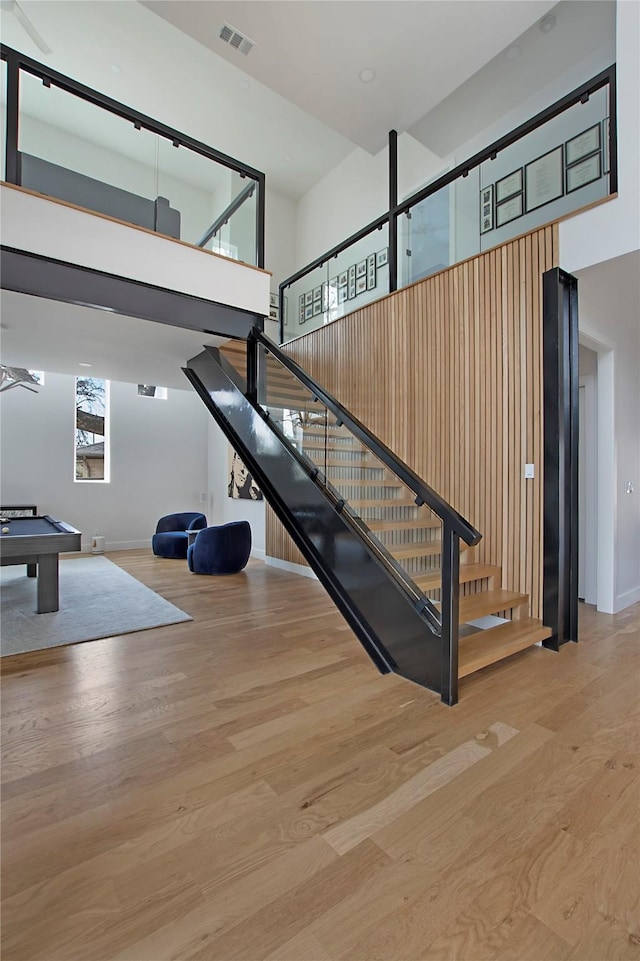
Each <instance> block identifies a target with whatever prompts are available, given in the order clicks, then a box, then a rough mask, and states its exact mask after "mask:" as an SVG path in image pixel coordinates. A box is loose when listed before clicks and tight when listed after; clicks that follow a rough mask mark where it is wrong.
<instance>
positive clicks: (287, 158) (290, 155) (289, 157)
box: [283, 153, 293, 163]
mask: <svg viewBox="0 0 640 961" xmlns="http://www.w3.org/2000/svg"><path fill="white" fill-rule="evenodd" d="M283 159H284V160H286V161H287V163H291V161H292V160H293V154H290V153H288V154H286V155H285V156H284V158H283Z"/></svg>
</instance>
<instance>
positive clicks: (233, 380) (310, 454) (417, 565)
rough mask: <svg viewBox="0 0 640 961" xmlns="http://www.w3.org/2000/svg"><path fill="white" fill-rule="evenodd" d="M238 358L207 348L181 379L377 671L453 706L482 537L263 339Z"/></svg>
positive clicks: (261, 336)
mask: <svg viewBox="0 0 640 961" xmlns="http://www.w3.org/2000/svg"><path fill="white" fill-rule="evenodd" d="M242 361H244V358H241V364H239V367H241V372H240V370H238V369H236V368H235V367H234V366H233V365H232V364H231V363H230V362H229V361H228V360H227V359H226V357H224V356H223V354H222V353H221V352H220V351H219V350H217V349H214V348H207V349H206V350H205V351H204V353H203V354H200V355H199V356H198V357H196V358H194V359H193V360H191V361H189V364H188V366H187V368H186V369H185V373H186V375H187V377H188V378H189V380H190V381H191V383H192V384H193V386H194V388H195V389H196V390H197V391H198V393H199V394H200V396H201V397H202V399H203V400H204V402H205V403H206V405H207V407H208V408H209V410H210V412H211V413H212V415H213V416H214V418H215V419H216V421H217V422H218V424H219V425H220V426H221V428H222V429H223V431H224V433H225V434H226V436H227V438H228V440H229V441H230V443H231V444H232V446H234V447H235V449H236V450H238V452H239V454H240V456H241V457H242V458H243V460H244V461H245V463H246V465H247V468H248V469H249V470H250V471H251V473H252V474H253V475H254V478H255V480H256V482H257V483H258V485H259V486H260V487H261V489H262V491H263V493H264V496H265V498H266V500H267V501H268V502H269V504H270V505H271V507H272V508H273V509H274V511H275V513H276V515H277V516H278V517H279V519H280V521H281V522H282V523H283V525H284V526H285V528H286V529H287V530H288V532H289V534H290V535H291V536H292V538H293V540H294V542H295V543H296V544H297V545H298V547H299V548H300V550H301V552H302V553H303V555H304V556H305V558H306V559H307V561H308V562H309V564H310V566H311V568H312V569H313V570H314V572H315V573H316V575H317V576H318V578H319V580H320V581H321V582H322V583H323V585H324V586H325V588H326V589H327V590H328V592H329V594H330V596H331V597H332V599H333V600H334V602H335V603H336V604H337V606H338V607H339V609H340V610H341V611H342V613H343V614H344V616H345V618H346V619H347V621H348V622H349V624H350V625H351V627H352V628H353V630H354V632H355V633H356V635H357V636H358V638H359V639H360V641H361V642H362V643H363V645H364V647H365V649H366V650H367V652H368V653H369V655H370V656H371V657H372V659H373V660H374V662H375V663H376V664H377V666H378V668H379V669H380V670H382V671H394V672H396V673H399V674H401V675H402V676H404V677H407V678H409V679H410V680H413V681H415V682H417V683H419V684H422V685H423V686H425V687H428V688H430V689H432V690H435V691H437V692H438V693H440V695H441V697H442V699H443V700H444V701H445V702H446V703H448V704H453V703H455V702H456V700H457V680H458V664H457V631H458V591H459V545H460V539H461V538H462V540H463V544H464V546H467V544H469V545H471V544H475V543H477V542H478V541H479V540H480V534H479V533H478V532H477V531H476V530H475V529H474V528H473V527H472V526H471V525H469V524H468V522H467V521H465V520H464V518H462V517H461V516H460V515H459V514H457V512H456V511H454V510H453V508H451V507H450V505H448V504H446V502H445V501H443V500H442V499H441V498H440V497H439V496H438V495H437V494H436V493H435V492H434V491H432V490H431V489H430V488H429V487H428V486H427V485H425V484H424V483H423V482H422V481H421V480H420V478H418V477H417V475H415V474H414V473H413V472H412V471H411V470H410V468H408V467H407V465H405V464H403V463H402V462H401V461H399V460H398V459H397V458H396V457H395V455H394V454H393V453H392V452H391V451H390V450H388V449H387V448H386V447H385V446H384V445H383V444H382V443H381V442H380V441H379V440H378V439H377V438H375V437H374V436H373V435H371V434H370V433H369V432H368V431H367V429H366V428H365V427H364V426H363V425H362V424H361V423H360V422H359V421H357V420H356V419H355V418H354V417H353V416H352V415H351V414H350V413H349V412H348V411H346V410H345V409H344V408H342V407H341V405H340V404H339V403H338V402H337V401H336V400H335V399H334V398H333V397H331V396H330V395H329V394H328V393H326V392H325V391H324V390H323V389H322V388H321V387H320V386H319V385H318V384H316V383H315V382H314V381H313V380H312V379H311V378H310V377H309V376H308V375H307V374H306V373H305V372H304V371H302V370H301V369H300V368H299V367H297V365H296V364H295V363H294V362H293V361H291V360H290V358H288V357H286V355H284V354H283V353H282V352H281V351H280V350H279V348H278V347H276V345H275V344H273V343H271V341H269V340H268V338H266V337H265V336H264V334H262V332H260V331H257V330H256V331H254V333H253V335H252V336H251V337H250V338H249V341H248V343H247V355H246V365H245V364H244V362H242ZM245 371H246V373H247V376H246V377H245V376H244V374H245Z"/></svg>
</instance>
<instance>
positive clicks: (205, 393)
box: [183, 348, 442, 693]
mask: <svg viewBox="0 0 640 961" xmlns="http://www.w3.org/2000/svg"><path fill="white" fill-rule="evenodd" d="M183 369H184V373H185V374H186V376H187V377H188V379H189V381H190V382H191V384H192V386H193V387H194V389H195V390H196V391H197V392H198V394H199V396H200V397H201V398H202V400H203V401H204V403H205V404H206V406H207V408H208V409H209V411H210V413H211V414H212V416H213V417H214V419H215V420H216V422H217V423H218V425H219V426H220V428H221V429H222V431H223V433H224V434H225V436H226V437H227V439H228V440H229V442H230V443H231V445H232V446H233V447H234V448H235V449H236V450H237V451H238V453H239V455H240V457H241V458H242V459H243V461H244V462H245V464H246V466H247V468H248V470H249V471H251V473H252V474H253V476H254V478H255V480H256V483H257V484H258V486H259V487H260V488H261V490H262V492H263V494H264V496H265V499H266V500H267V501H268V503H269V504H270V506H271V507H272V508H273V510H274V512H275V514H276V516H277V517H278V518H279V520H280V521H281V523H282V524H283V526H284V527H285V529H286V530H287V531H288V533H289V534H290V535H291V537H292V539H293V540H294V542H295V543H296V545H297V546H298V548H299V549H300V551H301V553H302V554H303V556H304V557H305V559H306V560H307V561H308V563H309V565H310V567H311V569H312V570H313V571H314V573H315V574H316V575H317V577H318V580H319V581H320V583H321V584H322V585H323V587H324V588H325V589H326V590H327V592H328V593H329V595H330V597H331V598H332V600H333V601H334V603H335V604H336V606H337V607H338V609H339V610H340V612H341V613H342V615H343V616H344V618H345V620H346V621H347V623H348V624H349V626H350V627H351V629H352V630H353V631H354V633H355V634H356V636H357V637H358V639H359V640H360V642H361V643H362V645H363V647H364V648H365V650H366V651H367V653H368V654H369V656H370V657H371V659H372V660H373V661H374V663H375V664H376V666H377V667H378V669H379V670H380V671H381V672H383V673H386V672H388V671H394V672H395V673H398V674H401V675H402V676H403V677H406V678H408V679H409V680H412V681H415V682H416V683H418V684H421V685H423V686H424V687H428V688H430V689H431V690H434V691H436V692H438V693H440V688H441V645H442V641H441V638H440V637H439V636H438V635H436V634H435V633H434V632H433V629H432V627H431V626H430V624H429V623H428V620H427V619H426V618H425V617H424V615H423V614H421V612H420V611H419V610H417V609H416V607H415V604H414V603H413V602H412V599H411V598H410V597H408V595H407V594H406V593H405V592H404V591H403V590H402V589H401V587H400V586H399V585H398V584H397V583H396V582H395V581H394V579H393V578H392V577H391V576H390V575H389V572H388V570H386V569H385V567H384V565H382V564H381V563H380V561H379V560H378V558H377V557H376V556H375V553H374V552H373V551H372V550H371V548H370V547H369V546H368V545H367V543H366V541H365V540H363V539H362V538H361V537H360V536H359V535H358V533H357V532H356V531H355V530H354V529H353V527H352V526H351V525H350V524H349V523H348V521H347V519H345V518H344V517H343V516H341V514H340V512H339V511H338V510H337V509H336V505H335V504H334V503H333V501H332V499H331V497H330V496H329V494H328V493H327V492H325V491H324V490H323V489H322V487H321V485H320V484H318V482H317V480H316V479H315V478H314V477H313V472H312V471H311V470H310V468H309V467H308V466H307V465H306V464H305V463H304V462H303V459H302V458H300V455H299V454H298V453H297V451H296V450H295V448H293V447H291V446H290V445H289V444H288V442H287V441H286V439H285V438H283V437H282V436H281V435H280V434H279V433H278V432H277V431H276V429H275V428H274V427H273V426H272V425H271V424H270V423H269V420H268V418H265V416H264V413H263V412H262V411H261V409H260V408H259V407H257V406H255V405H254V404H252V403H251V402H250V400H248V399H247V397H246V396H245V393H244V388H245V385H244V383H243V382H242V378H241V377H240V375H239V374H238V373H237V371H235V369H234V368H233V367H232V366H231V365H230V364H229V363H228V361H227V360H226V358H224V357H223V356H222V355H221V354H220V352H219V351H218V350H217V348H206V349H205V350H204V352H203V353H202V354H200V355H198V357H195V358H193V359H192V360H190V361H189V362H188V364H187V367H186V368H183Z"/></svg>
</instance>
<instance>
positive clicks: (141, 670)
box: [2, 551, 640, 961]
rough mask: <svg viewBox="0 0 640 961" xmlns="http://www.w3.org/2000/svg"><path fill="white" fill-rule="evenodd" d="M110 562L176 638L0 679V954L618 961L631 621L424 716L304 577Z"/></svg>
mask: <svg viewBox="0 0 640 961" xmlns="http://www.w3.org/2000/svg"><path fill="white" fill-rule="evenodd" d="M109 557H110V559H111V560H114V561H115V562H116V563H118V564H120V565H121V566H122V567H123V568H124V569H125V570H128V571H129V572H130V573H132V574H134V575H135V576H136V577H138V578H139V579H140V580H141V581H143V582H144V583H145V584H147V585H149V586H150V587H152V588H153V589H155V590H157V591H158V592H159V593H160V594H162V595H163V596H164V597H166V598H167V599H169V600H170V601H172V602H173V603H174V604H177V605H178V606H179V607H181V608H182V609H183V610H185V611H187V612H188V613H190V614H191V615H192V616H193V618H194V620H193V621H191V622H187V623H183V624H177V625H174V626H171V627H163V628H158V629H154V630H149V631H143V632H140V633H138V634H129V635H123V636H120V637H115V638H110V639H105V640H101V641H94V642H91V643H87V644H80V645H75V646H71V647H68V648H58V649H55V650H52V651H43V652H37V653H33V654H29V655H20V656H17V657H12V658H5V659H3V662H2V674H3V678H2V686H3V699H2V715H3V739H2V754H3V767H2V781H3V845H2V855H3V910H2V918H3V954H2V957H3V959H4V961H57V959H60V961H164V959H182V961H187V959H189V961H191V959H193V961H196V959H197V961H231V959H240V961H339V959H345V961H440V959H459V961H483V959H496V961H497V959H500V961H503V959H504V961H506V959H510V961H563V959H568V961H609V959H616V961H626V959H627V958H628V959H631V958H634V959H638V958H640V883H639V878H638V866H639V865H640V830H639V812H640V767H639V752H638V747H639V744H638V713H639V706H640V698H639V696H638V695H639V693H640V684H639V677H640V643H639V641H640V606H638V605H636V607H634V608H631V609H629V610H627V611H624V612H623V613H622V614H619V615H617V616H607V615H602V614H596V613H595V612H594V611H593V609H591V608H585V607H584V605H581V643H580V644H577V645H566V646H565V647H564V648H563V649H562V650H561V652H560V653H559V654H554V653H552V652H549V651H546V650H543V649H541V648H537V647H534V648H530V649H529V650H526V651H523V652H522V653H520V654H516V655H515V656H514V657H512V658H510V659H509V660H508V661H505V662H502V663H501V664H499V665H494V666H492V667H490V668H488V669H486V670H484V671H481V672H480V673H478V674H475V675H473V676H472V677H470V678H466V679H464V680H463V681H462V682H461V699H460V703H459V704H458V705H457V706H456V707H455V708H446V707H444V706H443V705H442V704H441V703H440V701H439V699H438V698H437V696H435V695H433V694H431V693H429V692H428V691H425V690H423V689H422V688H419V687H417V686H415V685H413V684H411V683H410V682H409V681H405V680H403V679H401V678H398V677H394V676H386V677H382V676H380V675H379V674H378V673H377V672H376V670H375V668H374V667H373V665H372V664H371V663H370V662H369V660H368V658H367V657H366V655H365V654H364V652H363V651H362V649H361V648H360V646H359V644H358V643H357V641H356V640H355V639H354V638H353V635H352V634H351V632H350V631H349V629H348V628H347V626H346V625H345V623H344V621H343V620H342V618H341V617H340V615H339V614H337V612H336V611H335V610H334V608H333V607H332V605H331V602H330V601H329V600H328V599H327V597H326V596H325V594H324V593H323V591H322V589H321V588H320V586H319V585H318V584H317V583H316V582H314V581H312V580H309V579H307V578H302V577H297V576H296V575H292V574H288V573H286V572H284V571H280V570H277V569H275V568H271V567H266V566H265V565H264V564H262V563H260V562H258V561H251V562H250V564H249V567H248V568H247V570H246V571H245V572H244V573H242V574H238V575H235V576H232V577H226V578H213V577H197V576H194V575H192V574H189V573H188V571H187V569H186V566H185V565H184V564H183V562H181V561H167V560H161V559H159V558H154V557H152V556H151V554H150V553H149V552H147V551H130V552H120V553H115V554H110V555H109ZM63 563H64V562H63Z"/></svg>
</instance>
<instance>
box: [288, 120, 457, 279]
mask: <svg viewBox="0 0 640 961" xmlns="http://www.w3.org/2000/svg"><path fill="white" fill-rule="evenodd" d="M388 155H389V151H388V147H384V148H383V149H382V150H380V151H379V152H378V153H377V154H375V156H372V155H371V154H369V153H367V152H366V150H362V149H361V148H360V147H357V148H356V149H355V150H353V151H352V152H351V153H350V154H349V155H348V156H347V157H345V159H344V160H343V161H342V162H341V163H339V164H338V165H337V166H336V167H334V168H333V170H331V171H330V172H329V173H328V174H327V175H326V176H325V177H323V179H322V180H321V181H319V183H317V184H316V185H315V186H314V187H312V188H311V190H309V191H308V192H307V193H306V194H305V195H304V197H302V198H301V199H300V200H299V202H298V212H297V213H298V216H297V229H296V237H297V245H296V265H295V269H299V268H301V267H304V266H305V265H306V264H308V263H310V262H311V261H312V260H315V259H316V258H317V257H319V256H320V255H321V254H323V253H324V252H325V251H327V250H330V249H331V248H332V247H334V246H335V245H336V244H339V243H340V242H341V241H343V240H346V239H347V237H349V236H351V234H353V233H355V232H356V231H357V230H360V229H361V228H362V227H364V226H366V224H368V223H370V222H371V221H372V220H375V219H376V218H377V217H379V216H380V215H381V214H383V213H385V211H387V210H388V209H389V156H388ZM441 171H442V160H441V159H440V158H439V157H436V155H435V154H433V153H432V152H431V151H430V150H428V149H427V148H426V147H423V146H422V144H419V143H418V142H417V140H415V139H414V138H413V137H411V136H410V135H409V134H401V135H400V136H399V137H398V181H399V184H398V195H399V197H402V196H404V195H406V194H408V193H411V192H412V191H413V190H415V189H417V187H418V186H421V185H422V184H424V183H427V182H428V181H429V180H431V179H432V178H433V177H434V176H436V174H438V173H440V172H441Z"/></svg>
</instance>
